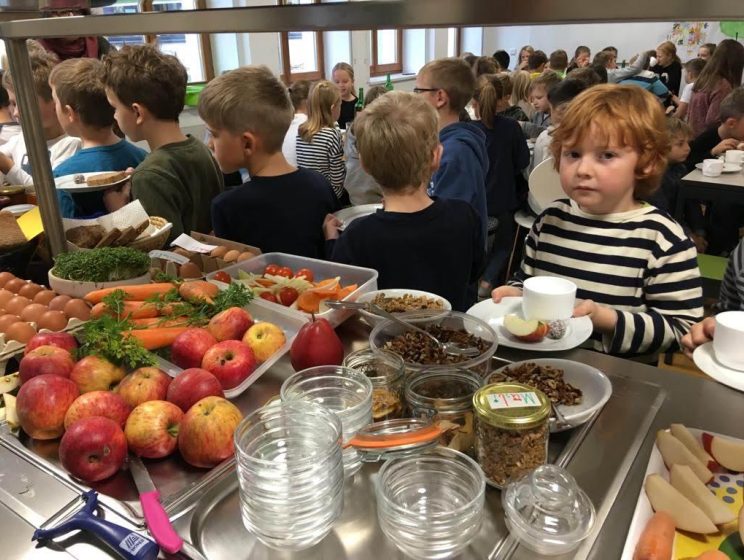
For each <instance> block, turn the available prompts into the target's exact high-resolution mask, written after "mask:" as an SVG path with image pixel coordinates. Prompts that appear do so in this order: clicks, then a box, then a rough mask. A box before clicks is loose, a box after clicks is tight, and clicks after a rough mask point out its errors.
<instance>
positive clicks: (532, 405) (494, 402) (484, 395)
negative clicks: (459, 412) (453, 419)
mask: <svg viewBox="0 0 744 560" xmlns="http://www.w3.org/2000/svg"><path fill="white" fill-rule="evenodd" d="M473 408H474V409H475V413H476V414H477V415H478V418H480V419H481V420H483V421H485V422H486V423H488V424H491V425H492V426H495V427H497V428H504V429H511V430H514V429H516V430H526V429H529V428H534V427H536V426H539V425H540V424H542V423H543V422H545V421H546V420H547V419H548V416H549V415H550V400H549V399H548V397H547V396H546V395H545V393H543V392H542V391H538V390H537V389H534V388H532V387H529V386H527V385H523V384H521V383H493V384H491V385H486V386H485V387H483V388H482V389H480V390H479V391H478V392H477V393H475V395H473Z"/></svg>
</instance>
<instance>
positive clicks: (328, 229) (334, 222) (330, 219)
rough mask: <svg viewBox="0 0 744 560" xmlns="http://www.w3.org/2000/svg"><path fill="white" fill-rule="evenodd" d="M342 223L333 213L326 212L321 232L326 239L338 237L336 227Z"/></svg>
mask: <svg viewBox="0 0 744 560" xmlns="http://www.w3.org/2000/svg"><path fill="white" fill-rule="evenodd" d="M341 225H342V222H341V220H339V219H338V218H337V217H336V216H334V215H333V214H328V215H327V216H326V217H325V220H323V233H324V234H325V238H326V239H338V228H340V227H341Z"/></svg>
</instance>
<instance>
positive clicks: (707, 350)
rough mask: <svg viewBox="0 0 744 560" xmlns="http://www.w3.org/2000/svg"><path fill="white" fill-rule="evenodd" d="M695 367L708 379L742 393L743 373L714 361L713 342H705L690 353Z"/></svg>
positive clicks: (743, 388) (743, 385) (743, 384)
mask: <svg viewBox="0 0 744 560" xmlns="http://www.w3.org/2000/svg"><path fill="white" fill-rule="evenodd" d="M692 359H693V361H694V362H695V365H696V366H697V367H699V368H700V369H701V370H703V371H704V372H705V373H706V374H708V375H709V376H710V377H712V378H713V379H715V380H716V381H718V382H719V383H721V384H723V385H727V386H728V387H731V388H732V389H736V390H737V391H744V371H742V370H737V369H733V368H730V367H727V366H724V365H723V364H721V363H720V362H719V361H718V360H716V355H715V352H714V351H713V342H706V343H705V344H703V345H702V346H698V347H697V348H695V351H694V352H693V353H692Z"/></svg>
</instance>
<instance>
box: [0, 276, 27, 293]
mask: <svg viewBox="0 0 744 560" xmlns="http://www.w3.org/2000/svg"><path fill="white" fill-rule="evenodd" d="M26 284H27V282H26V281H25V280H23V279H21V278H13V279H12V280H10V281H9V282H8V283H7V284H5V286H4V288H5V289H6V290H10V291H11V292H13V293H14V294H17V293H18V290H20V289H21V288H23V287H24V286H25V285H26Z"/></svg>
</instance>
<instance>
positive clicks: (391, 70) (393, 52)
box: [369, 29, 403, 76]
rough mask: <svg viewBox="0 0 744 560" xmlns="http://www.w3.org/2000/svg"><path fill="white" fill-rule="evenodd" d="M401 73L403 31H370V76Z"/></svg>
mask: <svg viewBox="0 0 744 560" xmlns="http://www.w3.org/2000/svg"><path fill="white" fill-rule="evenodd" d="M402 72H403V30H402V29H378V30H376V31H372V65H371V66H370V67H369V75H370V76H383V75H385V74H400V73H402Z"/></svg>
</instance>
